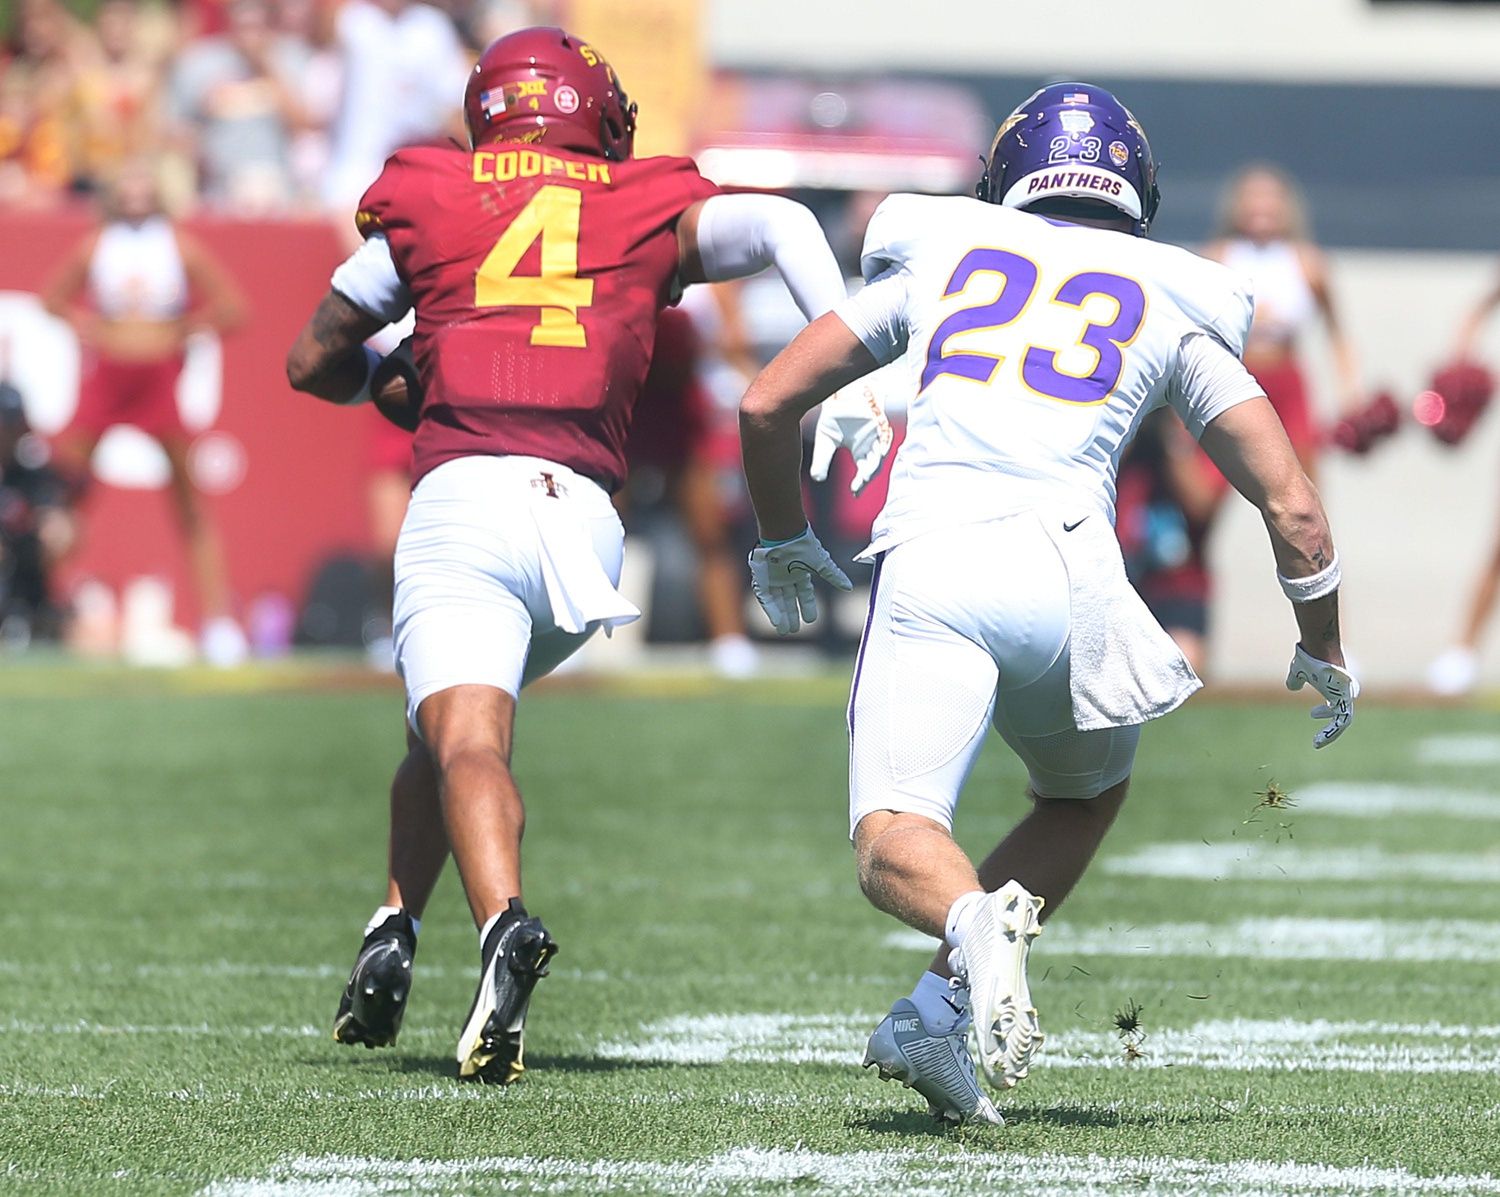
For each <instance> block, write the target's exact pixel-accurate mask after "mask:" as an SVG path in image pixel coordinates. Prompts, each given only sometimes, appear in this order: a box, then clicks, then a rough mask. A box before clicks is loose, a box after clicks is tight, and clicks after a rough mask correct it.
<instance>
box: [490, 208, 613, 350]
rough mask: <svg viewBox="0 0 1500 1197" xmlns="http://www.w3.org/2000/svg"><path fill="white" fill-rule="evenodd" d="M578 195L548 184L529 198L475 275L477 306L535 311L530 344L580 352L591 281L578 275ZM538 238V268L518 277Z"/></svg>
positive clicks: (591, 295)
mask: <svg viewBox="0 0 1500 1197" xmlns="http://www.w3.org/2000/svg"><path fill="white" fill-rule="evenodd" d="M582 209H583V193H582V192H581V191H579V190H578V189H577V188H576V187H564V186H561V185H559V184H555V183H548V184H547V185H546V186H544V187H542V188H540V189H539V190H538V191H537V193H536V194H535V195H534V196H532V197H531V200H530V202H528V203H527V205H526V206H525V207H524V208H522V209H521V210H520V211H519V212H518V213H516V217H515V219H514V220H512V221H511V222H510V224H509V225H508V226H507V227H506V229H505V232H503V233H501V234H500V237H499V240H497V241H496V242H495V244H494V245H493V246H492V247H491V248H490V252H489V253H487V254H486V255H485V257H484V261H483V262H481V263H480V264H479V269H478V271H477V272H476V273H475V275H474V306H475V307H476V308H540V309H541V313H540V315H539V316H538V318H537V323H536V324H534V325H533V326H532V329H531V344H533V345H550V346H557V347H561V348H566V349H583V348H585V347H586V346H587V345H588V338H587V336H586V335H585V333H584V330H583V325H582V324H580V323H579V320H578V312H579V309H580V308H586V307H588V306H589V305H590V304H592V303H593V302H594V280H593V279H587V278H579V277H578V228H579V221H580V216H581V213H582ZM538 238H541V242H542V253H541V269H540V272H539V273H537V274H517V273H516V267H518V266H519V265H520V264H521V259H522V258H524V257H525V256H526V254H527V252H528V251H529V250H530V249H531V247H532V246H533V245H534V244H536V241H537V239H538Z"/></svg>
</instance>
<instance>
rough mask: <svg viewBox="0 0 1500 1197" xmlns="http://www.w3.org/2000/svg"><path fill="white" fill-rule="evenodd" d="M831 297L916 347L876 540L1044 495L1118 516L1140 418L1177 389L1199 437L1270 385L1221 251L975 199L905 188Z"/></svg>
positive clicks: (905, 362)
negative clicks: (1259, 373)
mask: <svg viewBox="0 0 1500 1197" xmlns="http://www.w3.org/2000/svg"><path fill="white" fill-rule="evenodd" d="M861 266H862V270H863V273H864V276H865V279H866V280H867V283H868V285H867V286H866V287H865V289H864V290H863V291H861V292H860V293H859V294H857V295H855V296H853V297H852V298H850V299H849V300H847V301H846V302H845V303H843V304H841V305H840V306H839V307H838V308H836V309H835V311H836V312H837V313H838V315H839V316H840V318H841V319H842V320H843V321H844V323H845V324H847V325H848V326H849V328H850V329H851V331H853V332H854V333H855V335H856V336H858V337H859V338H860V340H861V341H862V342H863V343H864V344H865V346H866V347H867V348H868V349H869V350H870V352H871V353H872V354H873V355H874V356H875V358H876V359H877V360H878V361H880V362H889V361H893V360H895V359H897V358H901V360H902V369H903V370H904V371H905V383H904V385H905V386H906V387H907V388H908V404H909V407H908V415H907V430H906V440H905V442H904V443H903V444H902V446H901V449H900V451H899V453H898V454H897V457H896V462H895V465H894V467H893V469H892V474H891V483H890V492H889V496H888V498H887V500H886V505H885V508H884V510H883V511H882V512H881V514H880V517H879V519H878V520H877V521H876V524H875V537H874V543H873V544H872V545H871V551H875V550H880V549H885V548H891V547H894V545H896V544H898V543H900V542H901V541H902V540H906V539H909V538H910V537H912V536H915V535H917V534H918V533H919V532H922V531H925V530H927V529H929V528H932V527H935V526H940V525H947V524H953V523H960V522H973V521H978V520H986V519H992V518H996V517H998V516H1001V515H1006V514H1010V513H1012V512H1014V511H1018V510H1023V509H1027V508H1035V507H1041V506H1048V507H1058V506H1064V507H1071V508H1080V509H1082V510H1085V511H1087V510H1096V511H1101V512H1103V513H1104V514H1105V515H1106V516H1107V517H1108V518H1109V519H1110V520H1111V521H1113V519H1114V504H1115V474H1116V472H1117V470H1118V468H1119V464H1120V457H1121V455H1122V454H1123V453H1124V451H1125V448H1126V446H1127V445H1128V444H1129V443H1130V440H1131V438H1132V437H1133V436H1134V435H1135V432H1136V429H1137V428H1138V427H1139V425H1140V423H1141V420H1142V419H1143V418H1144V417H1145V415H1146V414H1147V413H1148V412H1150V411H1151V410H1152V409H1154V408H1156V407H1158V406H1160V405H1161V404H1163V403H1170V404H1171V405H1172V406H1173V407H1174V408H1175V409H1176V410H1177V412H1178V413H1179V414H1180V415H1181V416H1182V418H1183V421H1184V422H1185V423H1186V424H1187V426H1188V427H1189V428H1190V429H1191V430H1192V431H1193V434H1194V435H1195V436H1196V435H1200V434H1201V433H1202V431H1203V428H1204V426H1205V425H1206V424H1207V423H1208V422H1209V421H1210V420H1212V419H1213V418H1214V417H1215V416H1217V415H1219V414H1221V413H1222V412H1224V411H1226V410H1228V409H1229V408H1230V407H1233V406H1234V405H1235V404H1237V403H1241V402H1244V401H1245V400H1247V399H1251V398H1254V397H1255V396H1257V395H1260V394H1261V393H1262V391H1261V388H1260V387H1259V386H1258V385H1257V384H1256V383H1255V381H1254V379H1252V378H1251V377H1250V375H1249V374H1248V373H1247V372H1246V371H1245V368H1244V366H1243V365H1242V364H1241V363H1240V361H1239V355H1240V353H1241V352H1242V351H1243V348H1244V342H1245V336H1246V333H1247V332H1248V330H1249V327H1250V317H1251V314H1252V311H1253V305H1252V301H1251V296H1250V291H1249V287H1248V284H1247V283H1246V281H1245V280H1244V279H1243V278H1241V277H1240V276H1238V275H1236V274H1234V273H1233V272H1231V271H1230V270H1228V269H1226V268H1225V267H1224V266H1221V265H1219V264H1218V263H1216V262H1210V261H1208V260H1207V259H1206V258H1201V257H1198V256H1197V255H1196V254H1192V253H1189V252H1188V251H1186V250H1183V249H1178V248H1175V247H1173V246H1169V245H1163V244H1160V243H1158V242H1153V241H1147V240H1145V239H1144V238H1140V237H1133V236H1130V235H1128V234H1125V233H1117V232H1111V231H1107V230H1104V229H1097V228H1090V227H1086V226H1083V225H1076V224H1066V223H1062V222H1059V221H1053V220H1048V219H1045V218H1043V217H1040V216H1033V215H1030V214H1028V213H1026V212H1022V211H1019V210H1017V209H1014V208H1004V207H1000V206H998V205H995V204H988V203H983V202H981V201H979V200H975V199H961V198H949V197H941V198H940V197H932V196H917V195H895V196H891V197H890V198H889V199H887V200H886V201H885V202H884V203H882V204H881V205H880V207H879V208H878V209H877V210H876V212H875V215H874V216H873V217H872V218H871V220H870V226H869V230H868V232H867V233H866V236H865V247H864V256H863V261H862V263H861Z"/></svg>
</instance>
